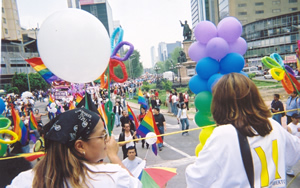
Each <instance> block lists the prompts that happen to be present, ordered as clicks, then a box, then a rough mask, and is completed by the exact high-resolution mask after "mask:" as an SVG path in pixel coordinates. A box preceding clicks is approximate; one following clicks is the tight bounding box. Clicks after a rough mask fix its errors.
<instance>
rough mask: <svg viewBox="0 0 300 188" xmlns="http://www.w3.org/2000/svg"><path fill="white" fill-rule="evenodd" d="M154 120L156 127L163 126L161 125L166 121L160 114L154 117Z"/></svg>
mask: <svg viewBox="0 0 300 188" xmlns="http://www.w3.org/2000/svg"><path fill="white" fill-rule="evenodd" d="M154 119H155V122H156V125H157V127H161V126H164V124H163V123H164V122H165V121H166V120H165V117H164V115H162V114H157V115H154Z"/></svg>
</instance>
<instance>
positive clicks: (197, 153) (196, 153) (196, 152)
mask: <svg viewBox="0 0 300 188" xmlns="http://www.w3.org/2000/svg"><path fill="white" fill-rule="evenodd" d="M203 146H204V145H202V144H201V143H200V144H198V145H197V146H196V149H195V155H196V156H197V157H198V155H199V152H200V151H201V150H202V148H203Z"/></svg>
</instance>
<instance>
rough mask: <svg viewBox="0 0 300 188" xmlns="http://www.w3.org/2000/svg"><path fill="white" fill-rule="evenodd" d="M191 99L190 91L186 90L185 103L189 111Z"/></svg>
mask: <svg viewBox="0 0 300 188" xmlns="http://www.w3.org/2000/svg"><path fill="white" fill-rule="evenodd" d="M189 100H190V96H189V94H188V92H187V91H185V93H184V103H185V106H186V109H187V110H188V111H189Z"/></svg>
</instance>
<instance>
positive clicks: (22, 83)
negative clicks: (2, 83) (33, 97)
mask: <svg viewBox="0 0 300 188" xmlns="http://www.w3.org/2000/svg"><path fill="white" fill-rule="evenodd" d="M12 87H17V88H18V89H19V92H20V93H23V92H24V91H28V82H27V75H26V74H25V73H19V74H18V73H16V72H15V74H14V76H13V77H12ZM20 93H18V94H20Z"/></svg>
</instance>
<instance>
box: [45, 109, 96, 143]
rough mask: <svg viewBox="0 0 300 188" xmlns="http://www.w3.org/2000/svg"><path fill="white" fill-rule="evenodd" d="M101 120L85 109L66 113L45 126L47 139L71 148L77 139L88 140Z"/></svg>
mask: <svg viewBox="0 0 300 188" xmlns="http://www.w3.org/2000/svg"><path fill="white" fill-rule="evenodd" d="M99 119H100V117H99V116H98V115H97V114H96V113H94V112H92V111H90V110H87V109H85V108H77V109H74V110H69V111H66V112H64V113H62V114H60V115H59V116H57V117H56V118H54V119H53V120H51V121H50V122H49V123H48V124H47V125H45V127H47V128H46V132H47V133H46V135H45V138H46V139H48V140H52V141H57V142H60V143H62V144H66V145H67V146H68V147H71V146H72V145H73V144H74V143H75V141H76V140H77V139H79V138H88V136H89V135H90V134H91V133H92V131H93V129H94V128H95V126H96V125H97V123H98V122H99ZM47 129H48V130H47Z"/></svg>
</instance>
